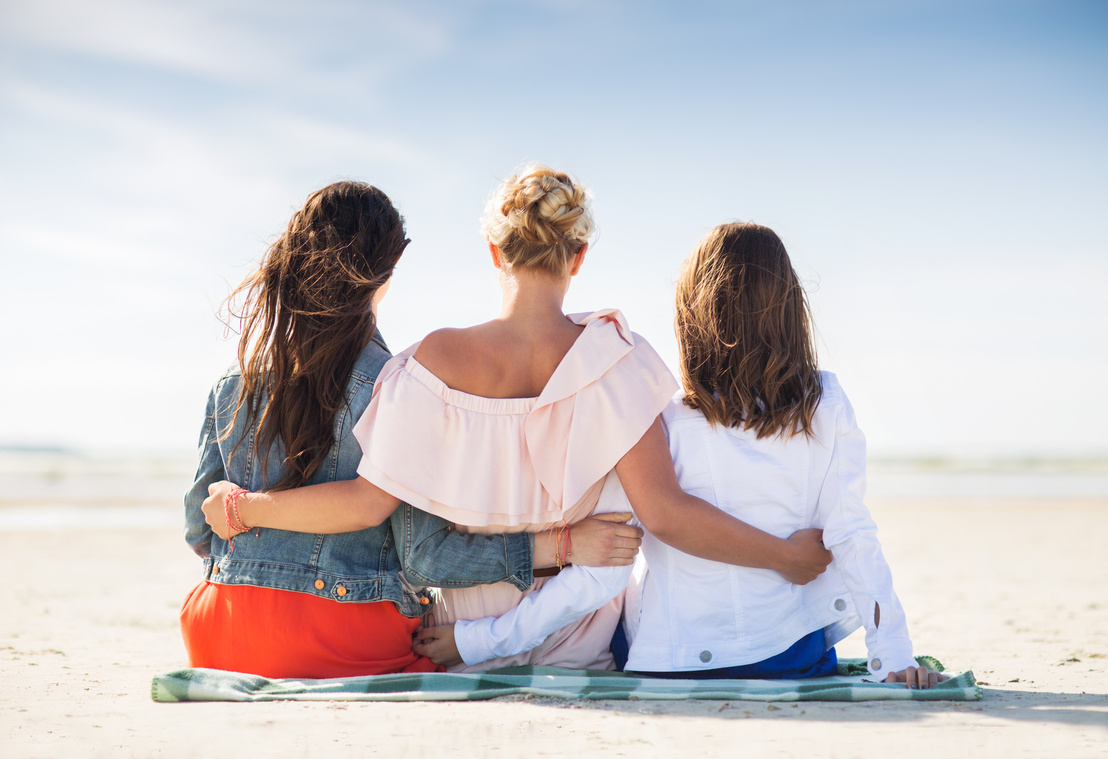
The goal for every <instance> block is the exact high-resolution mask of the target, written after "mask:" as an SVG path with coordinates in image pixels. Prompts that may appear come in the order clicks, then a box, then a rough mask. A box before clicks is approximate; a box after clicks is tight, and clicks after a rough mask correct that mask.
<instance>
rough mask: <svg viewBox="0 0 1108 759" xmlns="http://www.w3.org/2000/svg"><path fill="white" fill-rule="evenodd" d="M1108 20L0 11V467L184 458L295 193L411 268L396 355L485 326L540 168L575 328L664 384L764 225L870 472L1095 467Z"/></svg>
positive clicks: (1106, 345)
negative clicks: (493, 219)
mask: <svg viewBox="0 0 1108 759" xmlns="http://www.w3.org/2000/svg"><path fill="white" fill-rule="evenodd" d="M1106 135H1108V5H1105V4H1104V3H1100V2H1018V1H1017V2H1011V1H1008V2H973V3H965V2H949V3H947V2H931V3H917V2H846V3H819V2H782V3H764V4H761V3H742V2H703V3H676V2H674V3H662V2H603V1H601V2H511V3H509V2H417V1H412V2H403V3H402V2H385V3H370V2H316V3H308V2H292V1H289V2H236V3H233V4H228V3H217V2H159V1H152V0H100V2H97V3H95V4H91V3H83V2H68V1H65V0H35V1H34V2H31V1H29V0H7V2H5V3H3V4H0V145H2V146H3V147H2V148H0V209H2V210H0V252H2V253H0V254H2V255H3V270H4V276H3V277H2V278H0V295H2V296H3V297H2V308H3V312H2V313H3V317H4V318H3V319H2V321H0V340H2V345H3V349H4V356H5V359H4V368H5V371H4V372H2V373H0V444H5V443H8V444H11V443H33V444H61V445H68V446H74V447H79V448H85V449H90V450H111V449H119V448H125V449H129V450H137V451H186V452H187V451H188V450H189V449H190V448H191V446H192V445H193V444H194V442H195V437H196V431H197V429H198V426H199V422H200V415H201V414H202V411H203V402H204V397H205V394H206V390H207V388H208V387H209V386H210V384H211V382H212V381H213V380H214V379H215V378H216V377H217V376H218V374H219V373H220V372H221V370H222V368H223V367H225V366H226V365H227V364H228V363H229V362H230V361H231V360H232V357H233V352H234V342H233V340H230V339H225V329H224V328H223V326H222V325H221V324H220V322H219V321H218V320H217V319H216V317H215V314H216V310H217V308H218V306H219V304H220V302H221V300H222V298H223V297H224V296H225V295H226V294H227V292H228V290H229V288H230V286H231V285H233V284H234V283H237V282H238V281H239V280H240V279H241V278H242V277H243V276H244V275H245V274H246V273H247V271H248V270H249V266H250V265H251V263H252V262H253V261H255V260H256V259H257V257H258V256H259V255H260V253H261V252H262V250H263V249H264V247H265V244H266V243H267V241H269V240H271V239H272V238H273V236H274V235H276V234H277V233H279V232H280V230H281V229H282V228H283V226H284V224H285V223H286V221H287V219H288V216H289V215H290V213H291V212H292V210H294V209H295V208H296V207H297V206H299V204H300V203H301V202H302V200H303V198H304V197H305V196H306V195H307V194H308V192H310V191H311V190H313V189H315V188H317V187H320V186H322V185H324V184H326V183H328V182H330V181H333V180H335V179H338V178H344V177H353V178H358V179H363V180H366V181H370V182H372V183H374V184H376V185H378V186H380V187H381V188H382V189H384V190H385V191H386V192H387V193H389V194H390V196H391V197H392V198H393V199H394V200H395V201H396V202H397V204H398V205H399V206H400V208H401V210H402V212H403V213H404V214H405V216H406V218H407V220H408V225H409V236H410V237H411V238H412V239H413V244H412V245H411V246H410V247H409V249H408V251H407V252H406V254H405V257H404V259H403V260H402V262H401V266H400V268H399V270H398V272H397V278H396V281H395V282H394V284H393V287H392V289H391V290H390V292H389V295H388V297H387V298H386V300H385V302H384V304H383V306H382V313H381V327H382V330H383V332H384V333H385V336H386V338H387V339H388V340H389V342H390V344H391V345H392V346H393V348H394V349H399V348H402V347H405V346H406V345H408V344H410V343H412V342H414V341H415V340H417V339H419V337H420V336H421V335H423V334H424V333H426V332H427V331H429V330H431V329H434V328H436V327H439V326H443V325H447V324H451V325H463V324H468V323H473V322H475V321H479V320H483V319H486V318H489V317H490V316H492V315H494V314H495V313H496V311H497V309H498V305H499V295H498V291H497V287H496V280H495V276H494V274H493V270H492V269H491V267H490V266H489V265H488V263H487V260H486V256H485V251H484V247H483V245H482V242H481V240H480V238H479V235H478V229H479V225H478V218H479V215H480V212H481V209H482V207H483V204H484V200H485V198H486V196H487V195H488V193H489V192H490V190H491V189H492V188H493V186H494V184H495V183H496V181H497V180H498V179H500V178H503V177H504V176H507V175H508V174H510V173H511V172H512V170H513V168H515V167H516V166H518V165H519V164H521V163H524V162H527V161H533V160H541V161H544V162H548V163H551V164H553V165H555V166H557V167H559V168H564V169H566V170H569V171H570V172H571V173H573V174H575V175H576V176H577V177H578V178H579V179H581V180H582V181H583V182H584V183H585V184H586V185H588V186H589V187H591V188H592V190H593V191H594V193H595V198H596V199H595V209H596V215H597V220H598V224H599V227H600V237H599V240H598V241H597V242H596V244H595V245H594V246H593V248H592V252H591V253H590V256H589V260H588V262H587V264H586V268H585V270H584V271H583V273H582V275H581V277H580V278H579V280H578V281H577V282H576V283H575V285H574V288H573V289H572V290H571V292H570V296H569V299H568V302H567V307H569V308H570V309H572V310H591V309H593V308H600V307H608V306H617V307H620V308H622V309H623V310H624V311H625V312H626V313H627V315H628V318H629V319H630V321H631V324H632V326H633V327H634V328H635V329H636V330H637V331H639V332H640V333H642V334H643V335H644V336H645V337H647V338H648V339H649V340H650V341H651V342H652V343H653V344H654V345H655V346H656V347H657V348H658V350H659V352H660V353H661V354H662V355H663V357H664V358H666V359H667V360H668V361H669V362H670V363H671V364H673V362H674V361H675V359H676V346H675V343H674V340H673V336H672V327H671V318H672V305H671V300H672V284H673V280H674V277H675V275H676V273H677V271H678V269H679V267H680V263H681V261H682V259H683V258H684V257H685V256H686V255H687V254H688V252H689V251H690V250H691V249H692V247H693V246H694V245H695V243H696V241H697V240H698V239H699V238H700V237H701V236H702V235H703V234H704V232H706V231H707V230H708V229H710V228H711V227H712V226H714V225H715V224H718V223H721V222H724V221H731V220H752V221H757V222H759V223H762V224H767V225H769V226H772V227H773V228H774V229H776V230H777V231H778V233H779V234H780V235H781V237H782V238H783V239H784V241H785V244H786V246H787V247H788V248H789V251H790V254H791V255H792V257H793V260H794V263H795V265H796V267H797V269H798V271H799V272H800V274H801V276H802V278H803V279H804V281H805V283H806V285H807V286H808V288H809V293H810V297H811V300H812V305H813V308H814V311H815V315H816V323H817V328H818V331H819V336H820V359H821V363H822V364H823V365H824V367H825V368H827V369H830V370H832V371H835V372H837V373H838V374H839V376H840V379H841V380H842V382H843V384H844V386H845V387H846V389H847V392H848V393H849V394H850V396H851V398H852V400H853V401H854V404H855V406H856V408H857V411H858V415H859V418H860V420H861V422H862V425H863V428H864V429H865V430H866V431H867V434H868V436H869V439H870V444H871V452H872V453H874V454H877V455H904V454H925V455H955V456H961V455H972V456H996V455H1027V454H1032V455H1108V432H1106V430H1108V401H1106V400H1105V393H1104V392H1103V391H1102V390H1101V389H1100V387H1099V382H1100V380H1101V378H1103V377H1105V376H1108V306H1106V305H1105V304H1106V303H1108V298H1106V297H1105V295H1104V291H1105V287H1106V286H1108V213H1106V209H1108V137H1106Z"/></svg>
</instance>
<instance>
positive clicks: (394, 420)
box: [354, 309, 677, 668]
mask: <svg viewBox="0 0 1108 759" xmlns="http://www.w3.org/2000/svg"><path fill="white" fill-rule="evenodd" d="M568 318H569V319H571V320H572V321H573V322H574V323H576V324H578V325H581V326H583V327H584V330H582V332H581V334H580V335H579V336H578V338H577V341H576V342H575V343H574V345H573V346H572V347H571V348H570V350H569V351H568V352H567V353H566V355H565V357H564V358H563V359H562V361H561V363H560V364H559V365H558V367H557V369H556V370H555V371H554V373H553V374H552V375H551V377H550V380H549V381H548V382H547V384H546V387H544V388H543V390H542V392H541V393H540V394H539V396H538V397H537V398H486V397H482V396H477V395H470V394H468V393H464V392H461V391H458V390H454V389H452V388H450V387H448V386H447V385H446V384H445V383H444V382H443V381H442V380H440V379H439V378H438V377H436V376H435V375H434V374H432V373H431V372H430V371H429V370H428V369H427V368H426V367H424V366H423V365H422V364H420V363H419V362H418V361H417V360H416V359H415V358H414V357H413V354H414V353H415V350H416V348H417V347H418V344H417V345H414V346H412V347H411V348H408V349H407V350H405V351H403V352H402V353H400V354H398V355H396V356H395V357H394V358H393V359H392V360H391V361H389V363H388V364H386V365H385V367H384V369H383V370H382V371H381V374H380V375H379V376H378V378H377V383H376V386H375V388H374V391H373V400H372V401H371V403H370V405H369V407H368V408H367V409H366V412H365V413H364V414H363V415H362V417H361V418H360V419H359V420H358V423H357V424H356V425H355V427H354V436H355V438H357V440H358V442H359V443H360V444H361V447H362V452H363V456H362V461H361V463H360V464H359V466H358V474H359V475H361V476H362V477H365V478H366V479H368V480H369V481H370V482H372V483H374V484H375V485H377V486H378V487H380V488H381V489H383V490H385V491H387V492H388V493H390V494H392V495H394V496H396V497H397V498H400V499H402V500H404V501H406V502H408V503H410V504H411V505H412V506H415V507H416V508H418V509H422V510H424V511H427V512H430V513H432V514H437V515H438V516H441V517H443V518H445V519H447V520H450V521H451V522H454V523H455V524H457V525H458V526H459V529H468V530H470V531H473V532H483V533H492V532H516V531H528V532H538V531H541V530H544V529H547V528H548V527H550V526H553V525H555V524H558V523H560V522H563V521H564V522H567V523H570V524H572V523H573V522H576V521H578V520H580V519H583V518H585V517H587V516H588V515H589V514H590V513H592V511H593V509H594V508H595V507H596V504H597V500H598V498H599V496H600V492H601V489H602V487H603V485H604V482H605V478H606V477H607V475H608V473H609V472H610V471H611V470H612V469H614V468H615V465H616V463H618V462H619V460H620V459H621V458H623V456H624V454H626V453H627V452H628V451H629V450H630V449H631V447H632V446H634V445H635V443H637V442H638V441H639V439H640V438H641V437H642V436H643V434H644V433H645V432H646V431H647V430H648V429H649V428H650V426H651V424H653V422H654V420H655V419H656V418H657V417H658V415H659V414H660V413H661V411H662V409H664V408H665V406H666V404H667V403H668V401H669V399H670V397H671V396H672V395H673V394H674V392H675V391H676V390H677V383H676V382H675V381H674V379H673V376H672V375H671V374H670V372H669V370H668V369H667V368H666V366H665V364H664V363H663V362H662V360H661V358H659V356H658V354H657V353H655V351H654V349H653V348H651V347H650V345H649V344H648V343H647V342H646V341H645V340H644V339H643V338H642V337H640V336H638V335H636V334H634V333H633V332H631V330H630V328H629V327H628V325H627V322H626V320H625V319H624V317H623V315H622V314H621V313H620V312H619V311H617V310H614V309H609V310H603V311H596V312H593V313H587V314H572V315H570V316H569V317H568ZM624 503H626V501H624ZM541 584H542V581H541V580H540V581H538V582H536V584H535V586H533V587H532V589H531V590H530V591H528V593H531V592H534V591H535V590H536V589H537V588H538V587H540V586H541ZM524 595H525V594H523V593H520V591H519V590H517V589H516V588H515V587H513V586H511V585H508V584H507V583H499V584H497V585H489V586H481V587H476V588H468V589H464V590H446V591H444V592H443V601H442V603H441V604H440V605H438V606H436V608H435V610H434V618H435V623H436V624H444V623H449V622H453V621H455V620H467V619H479V618H482V617H490V616H492V617H495V616H499V615H501V614H503V613H504V612H506V611H508V610H509V609H511V608H513V607H515V606H516V605H518V604H519V602H520V601H521V600H522V598H523V597H524ZM609 606H610V605H609ZM605 609H607V607H605V608H603V609H600V611H598V612H596V613H595V614H593V615H590V617H586V618H585V619H584V620H581V621H579V622H578V623H577V624H576V625H570V628H575V630H570V629H569V628H565V629H563V630H560V631H558V633H556V634H554V635H552V636H550V638H549V639H547V640H546V642H545V643H544V644H543V645H542V646H541V647H540V649H543V651H539V649H536V651H539V653H537V654H535V653H532V655H530V658H528V654H521V656H520V657H509V658H500V659H496V660H493V661H492V662H486V663H485V664H484V665H482V666H481V667H480V668H487V667H489V666H506V665H508V664H519V663H530V664H555V663H557V664H560V665H561V666H582V667H588V666H598V661H599V660H598V659H597V657H598V656H599V657H601V659H603V657H604V655H605V654H606V649H607V643H608V640H610V638H611V631H612V629H614V625H615V620H616V619H617V618H618V611H619V609H618V607H616V608H615V610H614V616H613V614H612V613H611V611H609V612H608V614H607V616H609V617H612V618H611V619H606V620H605V623H604V624H603V625H601V626H600V627H601V628H602V629H600V630H599V631H596V630H594V631H592V633H590V632H589V630H588V628H589V627H590V626H593V625H592V622H593V621H594V620H592V617H595V616H596V615H597V614H600V613H601V612H605ZM609 623H610V624H609ZM575 631H576V633H575ZM605 631H606V632H605ZM605 634H606V635H607V636H608V637H607V639H604V640H601V639H602V638H603V636H604V635H605ZM582 635H584V636H585V637H586V638H589V639H590V640H584V639H582V638H581V636H582ZM593 638H595V639H593ZM569 648H580V649H581V651H580V652H579V655H578V656H576V658H573V657H572V656H571V659H570V660H568V661H569V663H564V662H565V661H567V660H565V659H564V658H558V657H556V656H553V655H552V653H551V651H552V650H553V649H567V650H568V649H569ZM601 648H602V649H603V652H601V651H600V649H601ZM463 654H464V652H463ZM536 657H537V658H536ZM599 666H602V664H600V665H599Z"/></svg>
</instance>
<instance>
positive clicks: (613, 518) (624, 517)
mask: <svg viewBox="0 0 1108 759" xmlns="http://www.w3.org/2000/svg"><path fill="white" fill-rule="evenodd" d="M633 516H634V514H632V513H631V512H630V511H613V512H611V513H605V514H593V515H592V516H591V517H589V518H590V519H599V520H600V521H601V522H616V523H623V522H630V521H631V517H633Z"/></svg>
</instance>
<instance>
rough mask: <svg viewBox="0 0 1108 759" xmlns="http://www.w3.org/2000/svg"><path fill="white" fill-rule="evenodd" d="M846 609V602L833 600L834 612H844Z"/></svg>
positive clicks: (838, 599)
mask: <svg viewBox="0 0 1108 759" xmlns="http://www.w3.org/2000/svg"><path fill="white" fill-rule="evenodd" d="M845 609H846V601H844V600H843V599H841V598H836V599H835V611H844V610H845Z"/></svg>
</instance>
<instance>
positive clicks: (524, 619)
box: [204, 166, 829, 669]
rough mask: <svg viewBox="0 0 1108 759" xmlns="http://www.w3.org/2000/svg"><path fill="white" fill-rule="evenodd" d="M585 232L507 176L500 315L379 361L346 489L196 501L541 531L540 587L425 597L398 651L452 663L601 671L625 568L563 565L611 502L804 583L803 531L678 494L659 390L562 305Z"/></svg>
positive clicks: (296, 516)
mask: <svg viewBox="0 0 1108 759" xmlns="http://www.w3.org/2000/svg"><path fill="white" fill-rule="evenodd" d="M593 228H594V224H593V219H592V213H591V210H590V208H589V203H588V196H587V193H586V192H585V190H584V188H583V187H582V186H581V185H580V184H579V183H577V182H575V181H574V180H572V179H571V178H570V177H569V176H568V175H566V174H564V173H562V172H558V171H555V170H553V169H550V168H546V167H541V166H537V167H530V168H528V169H526V170H524V171H521V172H520V173H519V174H517V175H516V176H513V177H510V178H509V179H508V180H506V181H505V182H504V183H503V184H502V185H501V186H500V187H499V188H498V191H497V192H496V193H495V194H494V196H493V197H492V198H491V199H490V202H489V205H488V207H487V209H486V214H485V219H484V232H485V237H486V241H487V248H488V255H489V257H490V258H491V262H492V264H493V267H494V268H495V270H496V272H497V274H498V277H499V281H500V286H501V294H502V301H501V313H500V315H499V316H498V317H497V318H496V319H493V320H492V321H489V322H486V323H484V324H479V325H476V326H473V327H469V328H465V329H448V330H439V331H436V332H433V333H431V334H430V335H428V336H427V337H426V338H425V339H424V340H423V341H422V342H421V343H419V344H418V345H416V346H413V347H411V348H409V349H408V350H405V351H403V352H402V353H400V354H399V355H398V356H396V358H395V359H393V360H392V361H391V362H390V363H389V365H388V366H387V367H385V369H384V370H383V372H382V374H381V377H380V379H379V380H378V382H377V385H376V387H375V390H374V396H373V400H372V402H371V403H370V404H369V406H368V408H367V409H366V412H365V414H364V415H363V416H362V418H361V419H360V420H359V422H358V423H357V425H356V426H355V430H354V432H355V435H356V436H357V437H358V440H359V442H360V443H361V447H362V452H363V457H362V461H361V463H360V464H359V465H358V474H359V475H360V476H359V477H358V478H357V479H354V480H351V481H348V482H332V483H327V484H324V485H316V486H312V487H305V488H299V489H297V490H286V491H281V492H272V491H271V492H268V493H244V492H242V491H241V490H239V489H237V488H236V487H235V486H234V485H233V484H231V483H222V484H220V485H218V486H216V487H215V488H213V491H212V496H211V497H210V498H209V499H208V500H207V501H206V503H205V505H204V510H205V512H206V513H207V515H208V521H209V523H210V524H211V525H212V527H213V528H214V529H216V530H217V531H219V532H221V533H222V534H226V535H228V536H230V535H233V534H235V533H238V532H243V531H245V530H246V528H248V527H256V526H258V525H262V526H274V527H281V528H283V529H296V530H309V531H339V530H343V529H353V528H356V527H360V526H364V525H366V524H376V523H379V522H380V521H381V520H384V519H387V518H388V517H389V515H390V514H391V513H392V511H393V509H395V508H396V507H397V505H398V504H399V503H400V502H401V501H402V500H403V501H406V502H408V503H411V504H412V505H413V506H415V507H416V508H417V509H419V510H421V511H424V512H427V513H431V514H435V515H438V516H441V517H444V518H446V519H449V520H451V521H452V522H454V523H456V524H457V525H458V530H459V531H466V532H468V533H469V534H475V533H478V534H479V533H489V532H495V531H509V532H530V533H535V534H540V535H541V534H550V533H553V534H554V535H555V536H556V543H555V548H556V551H557V557H556V563H557V564H558V565H559V568H561V566H562V565H564V564H565V563H566V562H567V560H568V561H569V562H570V563H572V564H573V566H569V567H568V568H567V569H566V571H562V572H560V573H559V574H558V575H557V576H555V577H552V578H549V580H545V581H543V580H540V581H538V582H536V583H535V585H533V586H532V587H531V588H530V589H527V590H526V591H521V590H520V589H519V588H518V587H511V586H510V585H507V584H506V583H499V584H496V585H487V586H481V587H477V588H469V589H461V590H448V591H446V592H445V593H444V595H443V598H442V601H441V603H439V604H437V605H436V608H435V610H434V617H435V621H436V622H439V623H443V622H445V623H447V624H440V626H438V627H435V628H432V629H427V630H424V631H422V632H421V633H419V636H418V637H419V642H418V643H417V646H416V649H417V650H418V651H419V652H421V653H425V654H427V655H429V656H431V657H433V658H434V659H435V660H436V661H439V662H443V663H447V664H450V665H453V666H455V667H458V668H461V667H468V668H471V669H486V668H490V667H495V666H505V665H510V664H525V663H526V664H547V665H559V666H566V667H573V668H611V667H612V664H613V662H612V657H611V654H610V652H609V642H610V641H611V638H612V634H613V631H614V629H615V626H616V624H617V622H618V619H619V612H620V605H619V602H618V600H616V597H617V596H619V595H620V594H621V593H622V590H623V588H624V586H625V584H626V581H627V577H628V571H629V570H626V569H623V568H614V569H610V570H591V569H589V568H586V567H581V566H579V565H578V561H577V559H578V554H577V546H578V529H579V527H578V525H579V520H581V519H582V518H583V517H585V516H587V515H589V514H590V513H593V512H597V511H612V510H615V511H623V510H626V504H627V502H628V499H629V500H630V503H631V504H633V506H634V509H635V511H636V512H637V513H638V514H639V517H640V519H641V520H642V522H643V524H644V526H646V527H647V528H648V529H651V530H653V531H654V533H655V534H656V535H657V536H659V537H660V538H661V539H663V540H666V541H668V542H670V543H671V544H673V545H675V546H677V547H679V548H680V549H681V550H683V551H688V552H690V553H695V554H698V555H701V556H705V557H708V558H712V559H715V560H718V561H734V562H738V563H742V564H746V565H750V566H758V567H764V568H767V569H770V570H775V571H779V572H781V573H782V574H783V575H785V576H787V577H789V578H790V579H793V580H797V581H801V582H807V581H809V580H811V579H812V578H813V577H815V576H816V575H818V574H819V572H820V571H822V569H823V568H824V566H825V565H826V563H827V561H828V560H829V557H828V556H827V554H826V552H825V551H824V550H823V548H822V546H820V545H819V538H818V535H817V534H814V533H815V531H811V532H808V533H803V534H801V535H798V536H795V537H793V538H792V539H787V538H788V536H785V537H775V536H772V535H769V534H767V533H764V532H762V531H760V530H757V529H753V528H751V527H749V526H748V525H745V524H743V523H742V522H740V521H738V520H736V519H734V518H732V517H731V516H729V515H727V514H725V513H723V512H721V511H720V510H718V509H716V508H714V507H713V506H711V505H710V504H708V503H705V502H704V501H702V500H700V499H699V498H694V497H691V496H688V495H686V493H685V492H684V491H682V490H681V488H680V487H679V486H678V484H677V480H676V478H675V476H674V471H673V466H672V462H671V461H670V459H669V451H668V449H667V448H666V443H665V439H664V437H663V435H662V429H661V426H660V423H659V421H658V414H659V412H660V411H661V410H662V409H663V408H664V407H665V406H666V404H667V402H668V400H669V398H670V396H671V395H672V393H673V391H674V390H675V389H676V383H675V382H674V381H673V378H672V376H671V375H670V374H669V371H668V370H667V369H666V368H665V366H664V364H662V362H661V360H660V359H659V358H658V356H657V354H655V353H654V351H653V349H652V348H651V347H650V345H649V344H648V343H647V342H646V341H645V340H643V339H642V337H640V336H639V335H636V334H634V333H633V332H631V330H630V329H629V328H628V326H627V323H626V320H625V319H624V318H623V316H622V315H621V314H620V313H619V312H618V311H615V310H612V309H607V310H601V311H596V312H593V313H582V314H570V315H567V314H565V313H564V311H563V310H562V303H563V300H564V298H565V295H566V291H567V289H568V287H569V284H570V282H571V280H572V278H573V277H575V276H576V275H577V274H578V273H579V272H580V271H581V269H582V266H583V265H584V262H585V258H586V254H587V252H588V249H589V240H590V237H591V235H592V232H593ZM624 491H626V495H624ZM236 510H237V511H236ZM228 515H230V517H229V518H228ZM228 521H230V522H231V524H230V525H227V524H226V523H227V522H228ZM244 539H248V536H245V535H244V536H243V537H240V538H236V539H235V540H236V541H241V540H244ZM536 591H537V592H536ZM501 615H502V616H501ZM497 617H499V619H497Z"/></svg>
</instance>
